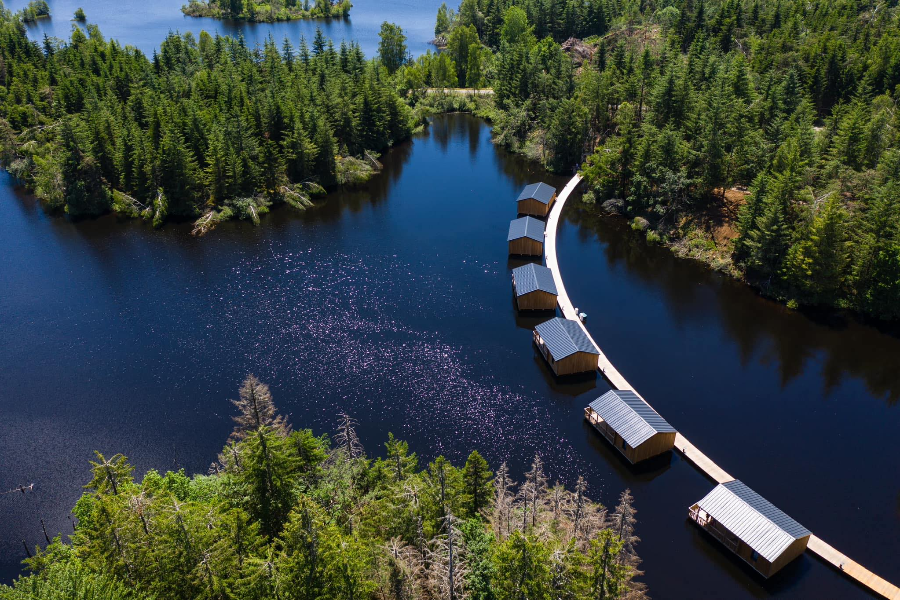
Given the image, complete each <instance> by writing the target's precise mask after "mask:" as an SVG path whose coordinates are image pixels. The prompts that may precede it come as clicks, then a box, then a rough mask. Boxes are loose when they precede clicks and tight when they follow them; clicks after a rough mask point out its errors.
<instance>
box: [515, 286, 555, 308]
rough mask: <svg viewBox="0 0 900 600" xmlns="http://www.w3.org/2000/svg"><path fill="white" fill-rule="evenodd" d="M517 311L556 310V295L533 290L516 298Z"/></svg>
mask: <svg viewBox="0 0 900 600" xmlns="http://www.w3.org/2000/svg"><path fill="white" fill-rule="evenodd" d="M516 306H517V307H518V309H519V310H556V294H551V293H550V292H545V291H543V290H535V291H533V292H529V293H527V294H525V295H523V296H516Z"/></svg>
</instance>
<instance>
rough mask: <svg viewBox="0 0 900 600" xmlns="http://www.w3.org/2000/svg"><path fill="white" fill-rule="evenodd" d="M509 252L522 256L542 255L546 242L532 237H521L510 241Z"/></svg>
mask: <svg viewBox="0 0 900 600" xmlns="http://www.w3.org/2000/svg"><path fill="white" fill-rule="evenodd" d="M509 253H510V254H516V255H520V256H541V255H543V254H544V243H543V242H539V241H537V240H533V239H531V238H526V237H523V238H519V239H517V240H512V241H511V242H510V243H509Z"/></svg>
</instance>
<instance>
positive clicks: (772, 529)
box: [697, 479, 810, 562]
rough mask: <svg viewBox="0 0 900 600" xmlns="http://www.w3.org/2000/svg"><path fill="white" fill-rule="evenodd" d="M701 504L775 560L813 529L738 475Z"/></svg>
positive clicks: (742, 537) (766, 557) (748, 542)
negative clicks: (782, 510) (741, 479)
mask: <svg viewBox="0 0 900 600" xmlns="http://www.w3.org/2000/svg"><path fill="white" fill-rule="evenodd" d="M697 505H698V506H699V507H700V508H701V509H703V510H704V511H706V512H707V513H709V514H710V515H711V516H712V518H713V519H715V520H716V521H718V522H719V523H721V524H722V525H723V526H724V527H725V528H726V529H728V531H730V532H732V533H733V534H735V535H736V536H737V537H738V538H740V539H741V540H742V541H743V542H744V543H745V544H747V545H748V546H750V547H751V548H753V549H754V550H756V551H757V552H758V553H759V554H760V556H762V557H763V558H765V559H766V560H768V561H769V562H773V561H774V560H775V559H777V558H778V557H779V556H780V555H781V553H782V552H784V551H785V550H786V549H787V547H788V546H790V545H791V544H792V543H793V542H794V540H798V539H800V538H802V537H806V536H808V535H810V531H809V529H807V528H806V527H804V526H803V525H801V524H800V523H798V522H797V521H795V520H793V519H792V518H790V517H789V516H787V515H786V514H784V513H783V512H781V511H780V510H778V508H776V507H775V506H774V505H773V504H772V503H771V502H769V501H768V500H766V499H765V498H763V497H762V496H760V495H759V494H757V493H756V492H754V491H753V490H751V489H750V488H748V487H747V486H746V485H744V484H743V483H741V482H740V481H738V480H737V479H735V480H734V481H729V482H726V483H720V484H719V485H717V486H716V487H715V488H714V489H713V491H711V492H710V493H708V494H707V495H706V497H705V498H703V500H701V501H700V502H698V503H697Z"/></svg>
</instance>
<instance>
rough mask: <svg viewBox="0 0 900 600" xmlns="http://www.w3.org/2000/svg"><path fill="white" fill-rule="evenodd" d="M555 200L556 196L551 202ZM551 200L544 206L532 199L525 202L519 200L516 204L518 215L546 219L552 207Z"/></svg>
mask: <svg viewBox="0 0 900 600" xmlns="http://www.w3.org/2000/svg"><path fill="white" fill-rule="evenodd" d="M555 199H556V196H555V195H554V196H553V200H555ZM553 200H551V201H550V203H549V204H544V203H543V202H538V201H537V200H535V199H534V198H528V199H526V200H519V202H518V205H519V206H518V208H517V210H518V213H519V214H520V215H530V216H532V217H546V216H547V215H548V214H550V208H551V207H552V206H553Z"/></svg>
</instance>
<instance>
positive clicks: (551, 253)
mask: <svg viewBox="0 0 900 600" xmlns="http://www.w3.org/2000/svg"><path fill="white" fill-rule="evenodd" d="M579 183H581V175H575V176H574V177H573V178H572V179H571V180H570V181H569V183H568V184H566V187H565V188H563V190H562V191H561V192H560V193H559V194H558V196H557V198H556V202H555V203H554V205H553V209H552V210H551V212H550V215H549V217H548V218H547V227H546V229H545V239H544V255H545V256H546V258H547V267H549V268H550V270H551V271H552V272H553V281H554V282H555V283H556V291H557V294H558V295H557V303H558V304H559V308H560V310H561V311H562V313H563V316H565V318H567V319H571V320H573V321H576V322H577V323H578V324H579V326H580V327H581V328H582V329H583V330H584V334H585V335H586V336H587V337H588V339H589V340H591V342H592V343H593V344H594V346H596V347H597V349H598V350H599V349H600V345H599V344H597V342H596V341H595V340H594V338H593V337H591V334H590V333H589V332H588V330H587V328H585V326H584V324H583V323H582V322H581V320H580V319H579V318H578V312H577V311H576V310H575V306H574V305H573V304H572V300H571V299H570V298H569V295H568V293H567V292H566V287H565V285H564V284H563V280H562V276H561V275H560V272H559V263H558V261H557V257H556V231H557V229H558V227H559V217H560V215H561V214H562V211H563V208H564V207H565V205H566V201H567V200H568V199H569V196H570V195H571V194H572V192H573V191H574V190H575V188H576V187H578V184H579ZM597 369H598V370H599V371H600V373H602V374H603V377H604V378H605V379H606V380H607V381H608V382H609V383H610V384H611V385H612V386H613V387H614V388H615V389H618V390H631V391H633V392H634V393H635V394H638V392H637V391H636V390H635V389H634V388H633V387H632V386H631V384H630V383H628V381H627V380H626V379H625V377H624V376H623V375H622V374H621V373H619V371H618V370H617V369H616V368H615V366H613V364H612V362H611V361H610V360H609V359H608V358H607V357H606V354H604V353H603V350H600V356H599V357H598V360H597ZM638 395H639V396H640V394H638ZM641 398H643V396H641ZM648 404H649V402H648ZM675 449H676V450H677V451H678V452H680V453H681V454H682V455H683V456H684V457H685V458H687V459H688V460H689V461H690V462H691V463H693V465H694V466H695V467H697V469H698V470H699V471H701V472H702V473H703V474H704V475H706V476H707V477H709V478H710V479H712V480H713V481H715V482H716V483H725V482H728V481H732V480H733V479H734V477H732V476H731V475H729V474H728V472H727V471H725V469H723V468H722V467H720V466H719V465H717V464H716V463H715V462H714V461H713V460H712V459H711V458H709V457H708V456H706V455H705V454H703V453H702V452H701V451H700V450H699V449H697V447H696V446H694V445H693V444H691V443H690V442H689V441H688V440H687V438H685V437H684V436H683V435H681V434H680V433H679V434H677V435H676V437H675ZM807 549H808V550H809V551H810V552H812V553H813V554H815V555H817V556H819V557H820V558H821V559H822V560H824V561H825V562H827V563H829V564H831V565H833V566H834V567H835V568H837V569H840V570H841V572H843V573H844V574H845V575H846V576H847V577H849V578H851V579H853V580H854V581H856V582H858V583H859V584H861V585H863V586H864V587H866V588H867V589H869V590H870V591H872V592H874V593H876V594H878V595H880V596H883V597H885V598H889V599H891V600H900V588H898V587H897V586H895V585H894V584H892V583H890V582H888V581H887V580H885V579H882V578H881V577H879V576H878V575H876V574H874V573H872V572H871V571H869V570H868V569H866V568H865V567H863V566H862V565H860V564H859V563H857V562H855V561H853V560H851V559H850V558H848V557H847V556H846V555H844V554H842V553H841V552H839V551H838V550H836V549H835V548H832V547H831V546H829V545H828V544H826V543H825V542H823V541H822V540H821V539H820V538H818V537H816V536H815V535H812V536H810V538H809V545H808V546H807Z"/></svg>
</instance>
